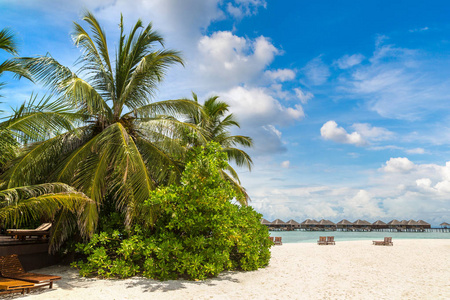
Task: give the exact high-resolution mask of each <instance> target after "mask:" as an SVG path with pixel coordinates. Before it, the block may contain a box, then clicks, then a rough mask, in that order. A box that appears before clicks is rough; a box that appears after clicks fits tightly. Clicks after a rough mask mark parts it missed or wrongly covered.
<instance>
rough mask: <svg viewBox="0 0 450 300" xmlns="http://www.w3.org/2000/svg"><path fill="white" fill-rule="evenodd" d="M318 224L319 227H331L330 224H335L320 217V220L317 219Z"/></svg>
mask: <svg viewBox="0 0 450 300" xmlns="http://www.w3.org/2000/svg"><path fill="white" fill-rule="evenodd" d="M318 225H319V226H321V227H331V226H335V225H336V224H334V223H333V222H331V221H330V220H325V219H322V220H320V221H319V224H318Z"/></svg>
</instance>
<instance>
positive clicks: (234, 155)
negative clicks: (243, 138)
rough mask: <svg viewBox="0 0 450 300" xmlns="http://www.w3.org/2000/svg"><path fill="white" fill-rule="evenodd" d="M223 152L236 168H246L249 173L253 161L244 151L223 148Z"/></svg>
mask: <svg viewBox="0 0 450 300" xmlns="http://www.w3.org/2000/svg"><path fill="white" fill-rule="evenodd" d="M223 151H224V152H225V153H226V154H227V155H228V159H229V160H231V161H234V162H235V163H236V165H238V166H240V167H241V166H246V167H247V168H248V169H249V170H250V171H251V169H252V164H253V161H252V159H251V157H250V155H248V154H247V153H246V152H245V151H243V150H241V149H237V148H224V149H223Z"/></svg>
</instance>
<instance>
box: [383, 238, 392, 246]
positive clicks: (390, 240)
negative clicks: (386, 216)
mask: <svg viewBox="0 0 450 300" xmlns="http://www.w3.org/2000/svg"><path fill="white" fill-rule="evenodd" d="M384 245H385V246H394V243H393V242H392V237H385V238H384Z"/></svg>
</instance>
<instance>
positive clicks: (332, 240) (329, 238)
mask: <svg viewBox="0 0 450 300" xmlns="http://www.w3.org/2000/svg"><path fill="white" fill-rule="evenodd" d="M327 245H336V243H335V241H334V236H327Z"/></svg>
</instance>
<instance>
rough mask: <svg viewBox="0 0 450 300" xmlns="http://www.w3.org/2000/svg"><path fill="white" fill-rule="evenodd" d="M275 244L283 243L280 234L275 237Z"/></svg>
mask: <svg viewBox="0 0 450 300" xmlns="http://www.w3.org/2000/svg"><path fill="white" fill-rule="evenodd" d="M275 245H283V243H282V242H281V236H276V237H275Z"/></svg>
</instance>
